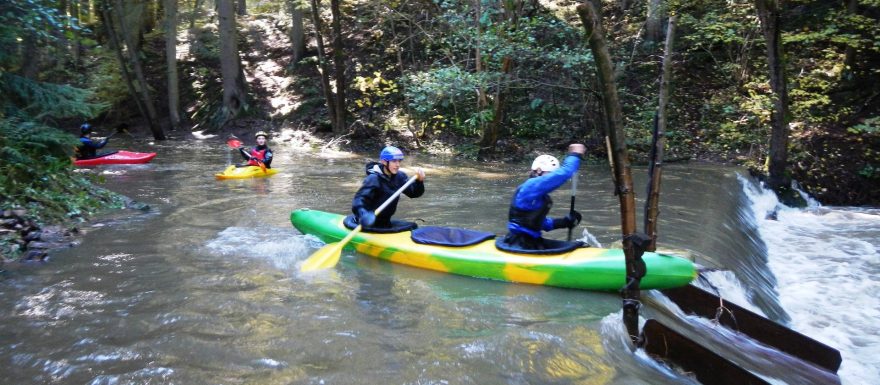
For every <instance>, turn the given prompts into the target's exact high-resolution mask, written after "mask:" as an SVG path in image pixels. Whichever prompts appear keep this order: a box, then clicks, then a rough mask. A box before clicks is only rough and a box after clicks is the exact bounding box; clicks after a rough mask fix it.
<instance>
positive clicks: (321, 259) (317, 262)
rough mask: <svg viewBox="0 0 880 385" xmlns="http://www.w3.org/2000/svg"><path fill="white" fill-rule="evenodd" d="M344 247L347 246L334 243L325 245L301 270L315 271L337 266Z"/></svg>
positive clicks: (306, 261)
mask: <svg viewBox="0 0 880 385" xmlns="http://www.w3.org/2000/svg"><path fill="white" fill-rule="evenodd" d="M343 246H345V244H344V243H342V242H334V243H330V244H327V245H324V247H322V248H320V249H318V251H316V252H314V253H313V254H312V255H311V256H310V257H309V259H307V260H305V262H303V264H302V266H301V267H300V268H299V270H300V271H314V270H321V269H327V268H331V267H333V266H336V263H338V262H339V257H340V255H341V254H342V247H343Z"/></svg>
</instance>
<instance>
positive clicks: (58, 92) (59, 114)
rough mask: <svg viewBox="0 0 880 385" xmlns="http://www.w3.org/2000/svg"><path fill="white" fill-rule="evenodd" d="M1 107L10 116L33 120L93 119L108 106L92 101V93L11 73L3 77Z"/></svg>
mask: <svg viewBox="0 0 880 385" xmlns="http://www.w3.org/2000/svg"><path fill="white" fill-rule="evenodd" d="M0 94H2V96H0V106H3V107H4V108H5V109H6V111H5V114H6V115H9V116H30V117H33V118H34V119H43V118H49V117H52V118H69V117H81V116H87V117H88V116H94V115H96V114H97V113H98V112H99V111H101V110H103V109H105V108H106V107H107V105H106V104H105V103H93V102H90V101H89V100H90V98H91V97H92V93H91V92H89V91H88V90H83V89H80V88H76V87H72V86H70V85H67V84H52V83H43V82H37V81H33V80H30V79H26V78H23V77H21V76H17V75H13V74H11V73H8V72H6V73H2V74H0Z"/></svg>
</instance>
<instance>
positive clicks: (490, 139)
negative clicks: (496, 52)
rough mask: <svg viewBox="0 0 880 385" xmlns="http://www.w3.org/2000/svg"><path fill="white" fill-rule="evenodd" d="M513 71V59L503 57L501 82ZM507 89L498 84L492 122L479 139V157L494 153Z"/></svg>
mask: <svg viewBox="0 0 880 385" xmlns="http://www.w3.org/2000/svg"><path fill="white" fill-rule="evenodd" d="M511 71H513V59H511V58H510V57H509V56H505V57H504V58H503V59H501V81H502V82H506V81H507V80H508V79H507V77H508V75H509V74H510V72H511ZM506 88H507V87H506V86H505V85H503V84H499V85H498V88H497V89H496V91H495V97H494V98H493V99H492V121H491V122H489V124H487V125H486V126H485V129H484V130H483V136H482V138H481V139H480V151H479V155H480V157H485V156H486V155H488V153H490V152H494V151H495V143H496V142H498V136H499V132H500V131H501V123H502V122H504V102H505V99H506V97H507V89H506Z"/></svg>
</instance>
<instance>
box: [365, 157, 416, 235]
mask: <svg viewBox="0 0 880 385" xmlns="http://www.w3.org/2000/svg"><path fill="white" fill-rule="evenodd" d="M366 168H367V177H366V178H364V183H363V184H362V185H361V188H360V189H358V191H357V193H355V194H354V199H353V200H352V202H351V211H352V212H353V213H354V215H355V217H357V218H358V219H360V217H361V215H362V214H363V213H364V212H366V211H369V212H373V211H375V210H376V209H377V208H379V206H381V205H382V203H385V201H386V200H388V198H390V197H391V196H392V195H394V192H396V191H397V189H399V188H400V187H401V186H403V185H404V184H406V181H407V180H408V179H409V177H408V176H407V175H406V173H404V172H403V171H398V172H397V174H396V175H391V176H389V175H386V174H385V173H384V172H383V169H384V167H383V166H382V165H381V164H380V163H377V162H370V163H367V167H366ZM424 193H425V183H424V182H421V181H418V180H417V181H415V182H414V183H413V184H411V185H409V187H407V188H406V189H405V190H403V194H404V195H406V196H408V197H410V198H418V197H420V196H422V194H424ZM399 199H400V198H399V197H398V198H396V199H394V201H392V202H391V203H390V204H389V205H388V207H385V209H383V210H382V212H381V213H379V215H377V216H376V223H375V224H374V225H373V227H388V226H390V225H391V216H392V215H394V212H395V211H397V201H398V200H399Z"/></svg>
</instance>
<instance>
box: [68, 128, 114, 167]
mask: <svg viewBox="0 0 880 385" xmlns="http://www.w3.org/2000/svg"><path fill="white" fill-rule="evenodd" d="M93 130H94V127H92V125H91V124H88V123H83V124H82V125H81V126H79V146H77V147H76V151H75V152H76V158H77V159H92V158H96V157H97V156H98V150H100V149H102V148H104V146H106V145H107V142H108V141H109V140H110V137H106V138H104V140H102V141H99V142H96V141H94V140H92V131H93Z"/></svg>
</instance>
